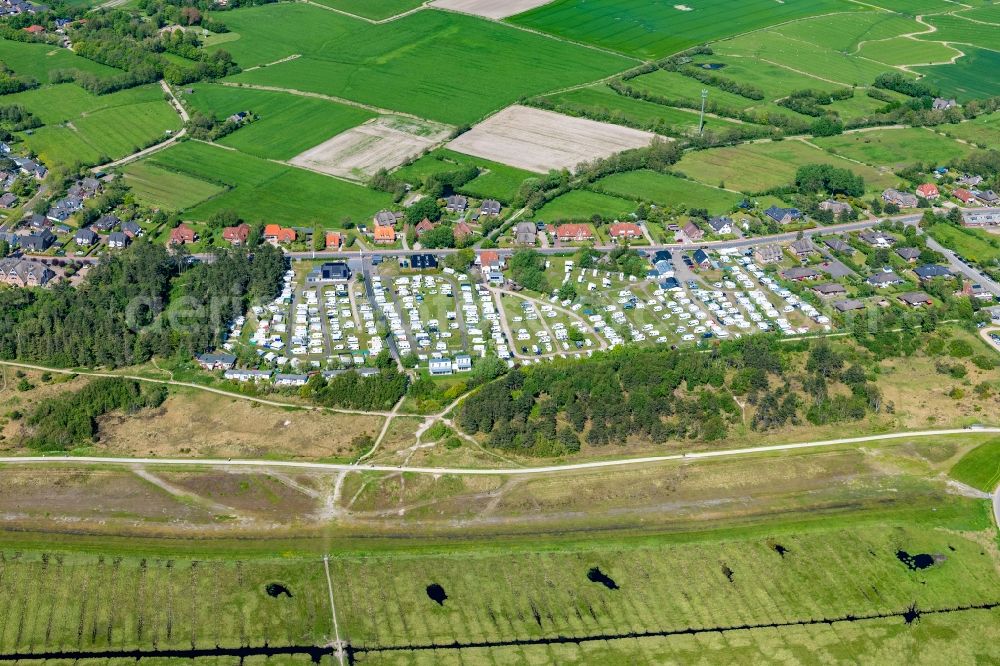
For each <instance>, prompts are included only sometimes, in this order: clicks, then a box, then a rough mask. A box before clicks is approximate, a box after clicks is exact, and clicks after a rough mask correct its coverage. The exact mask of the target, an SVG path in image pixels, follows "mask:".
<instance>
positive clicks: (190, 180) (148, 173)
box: [123, 161, 226, 211]
mask: <svg viewBox="0 0 1000 666" xmlns="http://www.w3.org/2000/svg"><path fill="white" fill-rule="evenodd" d="M123 173H124V174H125V183H126V184H127V185H128V186H129V187H130V188H131V189H132V192H133V193H134V194H135V196H136V198H137V199H138V200H139V201H141V202H142V203H144V204H147V205H150V206H155V207H157V208H162V209H165V210H171V211H180V210H185V209H187V208H191V207H192V206H195V205H197V204H199V203H201V202H202V201H205V200H206V199H209V198H211V197H213V196H216V195H217V194H220V193H222V192H225V191H226V188H225V187H223V186H221V185H217V184H215V183H210V182H208V181H204V180H201V179H198V178H194V177H192V176H188V175H185V174H183V173H178V172H175V171H167V170H166V169H161V168H160V167H157V166H154V165H152V164H150V163H149V162H148V161H145V162H133V163H132V164H129V165H128V166H126V167H125V168H124V169H123Z"/></svg>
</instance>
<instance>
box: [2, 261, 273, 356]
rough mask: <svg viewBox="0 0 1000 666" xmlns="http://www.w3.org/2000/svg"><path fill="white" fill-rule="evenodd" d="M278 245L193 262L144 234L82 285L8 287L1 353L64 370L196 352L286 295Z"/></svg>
mask: <svg viewBox="0 0 1000 666" xmlns="http://www.w3.org/2000/svg"><path fill="white" fill-rule="evenodd" d="M284 271H285V259H284V256H283V255H282V253H281V251H280V250H278V249H276V248H273V247H271V246H267V245H265V246H260V247H257V248H253V249H252V250H248V249H246V248H243V249H227V250H221V251H219V252H218V253H217V254H216V255H215V260H214V261H212V262H208V263H198V264H194V265H191V264H190V263H189V262H188V261H186V260H185V258H184V257H183V256H171V255H170V254H168V252H167V250H166V248H164V247H162V246H159V245H154V244H152V243H150V242H148V241H139V242H136V243H135V244H133V245H132V246H131V247H130V248H129V249H128V250H126V251H125V252H122V253H118V254H114V255H112V256H110V257H107V258H105V259H104V260H103V261H102V262H101V263H100V264H98V265H97V266H95V267H94V268H93V270H92V271H91V273H90V274H89V275H88V276H87V278H86V280H85V281H84V282H83V284H81V285H80V286H79V287H71V286H68V285H66V284H60V285H57V286H56V287H54V288H53V289H50V290H41V289H9V290H4V291H0V358H5V359H18V360H21V361H25V362H33V363H41V364H45V365H51V366H56V367H78V366H86V367H92V366H103V367H120V366H127V365H135V364H137V363H143V362H145V361H148V360H149V359H150V358H152V357H153V356H154V355H156V356H160V357H172V356H175V355H180V356H184V357H190V356H191V355H192V354H197V353H200V352H203V351H206V350H208V349H211V348H213V347H215V346H217V345H218V344H221V342H222V336H223V335H224V333H225V332H226V329H227V327H228V324H229V322H230V321H232V319H233V318H235V317H236V316H238V315H240V314H242V313H243V312H245V311H246V307H247V305H248V304H249V303H250V302H251V301H259V300H266V299H271V298H273V297H274V296H276V295H277V292H278V289H279V287H280V284H281V278H282V275H283V274H284Z"/></svg>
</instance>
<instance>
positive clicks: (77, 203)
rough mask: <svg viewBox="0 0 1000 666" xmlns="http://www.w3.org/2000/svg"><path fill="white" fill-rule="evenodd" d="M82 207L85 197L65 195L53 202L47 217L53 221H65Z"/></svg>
mask: <svg viewBox="0 0 1000 666" xmlns="http://www.w3.org/2000/svg"><path fill="white" fill-rule="evenodd" d="M81 208H83V199H80V198H79V197H65V198H63V199H60V200H59V201H56V202H55V203H54V204H52V206H51V207H50V208H49V212H48V213H46V217H48V218H49V219H50V220H52V221H53V222H65V221H66V220H68V219H69V218H70V216H71V215H72V214H73V213H75V212H76V211H78V210H80V209H81Z"/></svg>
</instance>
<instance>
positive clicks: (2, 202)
mask: <svg viewBox="0 0 1000 666" xmlns="http://www.w3.org/2000/svg"><path fill="white" fill-rule="evenodd" d="M18 201H20V199H18V198H17V195H16V194H14V193H13V192H4V193H3V195H2V196H0V208H14V207H15V206H17V202H18Z"/></svg>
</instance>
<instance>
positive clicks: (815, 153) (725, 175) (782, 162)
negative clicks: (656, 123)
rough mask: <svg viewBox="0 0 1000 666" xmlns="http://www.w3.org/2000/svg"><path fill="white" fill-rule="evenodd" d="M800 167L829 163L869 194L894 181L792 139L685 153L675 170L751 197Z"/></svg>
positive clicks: (789, 178) (790, 176) (789, 177)
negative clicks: (850, 173)
mask: <svg viewBox="0 0 1000 666" xmlns="http://www.w3.org/2000/svg"><path fill="white" fill-rule="evenodd" d="M803 164H832V165H834V166H836V167H839V168H842V169H850V170H851V171H854V172H855V173H857V174H860V175H861V176H863V177H864V179H865V184H866V186H867V187H868V189H869V190H872V191H881V190H882V189H884V188H886V187H892V186H894V185H895V184H896V181H897V178H896V177H895V176H893V175H892V174H880V173H879V172H878V171H877V170H875V169H873V168H872V167H869V166H865V165H863V164H856V163H854V162H849V161H847V160H845V159H842V158H840V157H837V156H836V155H831V154H829V153H827V152H824V151H822V150H817V149H816V148H813V147H810V146H808V145H806V144H805V143H803V142H802V141H794V140H792V141H776V142H764V143H755V144H743V145H739V146H730V147H726V148H711V149H709V150H699V151H694V152H690V153H687V154H686V155H685V156H684V157H683V158H682V159H681V161H680V162H678V163H677V165H676V167H675V168H676V171H679V172H681V173H683V174H685V175H686V176H688V177H689V178H693V179H694V180H697V181H699V182H702V183H705V184H706V185H712V186H717V185H719V184H720V183H724V184H725V186H726V187H727V188H730V189H734V190H739V191H740V192H746V193H747V194H753V193H757V192H763V191H765V190H769V189H771V188H774V187H780V186H782V185H788V184H790V183H792V182H793V181H794V180H795V171H796V169H798V167H799V166H802V165H803Z"/></svg>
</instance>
